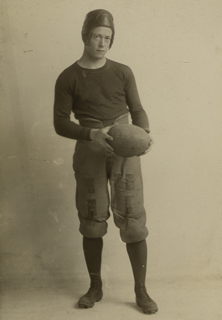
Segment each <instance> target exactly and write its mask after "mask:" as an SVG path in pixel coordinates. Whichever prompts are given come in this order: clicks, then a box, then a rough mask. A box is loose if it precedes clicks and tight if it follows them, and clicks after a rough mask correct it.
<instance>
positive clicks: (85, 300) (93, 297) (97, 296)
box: [78, 287, 103, 309]
mask: <svg viewBox="0 0 222 320" xmlns="http://www.w3.org/2000/svg"><path fill="white" fill-rule="evenodd" d="M102 296H103V291H102V288H101V287H98V288H97V287H90V288H89V290H88V292H87V293H86V294H84V296H82V297H81V298H80V299H79V302H78V306H79V307H80V308H86V309H88V308H92V307H93V306H94V303H95V302H98V301H100V300H101V299H102Z"/></svg>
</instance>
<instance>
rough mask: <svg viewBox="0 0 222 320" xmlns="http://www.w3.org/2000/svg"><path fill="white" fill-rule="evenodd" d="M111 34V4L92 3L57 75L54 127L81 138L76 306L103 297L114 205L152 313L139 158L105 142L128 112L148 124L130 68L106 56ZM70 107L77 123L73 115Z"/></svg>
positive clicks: (138, 287)
mask: <svg viewBox="0 0 222 320" xmlns="http://www.w3.org/2000/svg"><path fill="white" fill-rule="evenodd" d="M114 34H115V31H114V22H113V17H112V15H111V14H110V13H109V12H108V11H106V10H102V9H99V10H93V11H91V12H89V13H88V14H87V15H86V18H85V21H84V24H83V28H82V39H83V42H84V51H83V55H82V57H81V58H80V59H79V60H78V61H76V62H75V63H74V64H73V65H71V66H70V67H68V68H67V69H65V70H64V71H63V72H62V73H61V74H60V76H59V77H58V79H57V81H56V87H55V103H54V126H55V130H56V132H57V133H58V134H59V135H61V136H63V137H67V138H70V139H75V140H77V143H76V147H75V153H74V157H73V168H74V172H75V178H76V183H77V187H76V207H77V210H78V216H79V220H80V229H79V230H80V233H81V234H82V235H83V250H84V256H85V261H86V265H87V269H88V272H89V276H90V281H91V282H90V288H89V290H88V292H87V293H86V294H85V295H84V296H82V297H81V298H80V300H79V302H78V305H79V307H80V308H90V307H93V305H94V303H95V302H97V301H99V300H101V299H102V296H103V291H102V279H101V260H102V247H103V236H104V235H105V234H106V232H107V222H106V221H107V219H108V218H109V216H110V213H109V206H111V209H112V212H113V217H114V222H115V224H116V226H117V227H118V228H119V229H120V236H121V239H122V241H123V242H125V243H126V248H127V252H128V255H129V259H130V262H131V265H132V271H133V276H134V281H135V287H134V291H135V294H136V302H137V304H138V305H139V306H140V307H141V308H142V310H143V312H144V313H147V314H150V313H155V312H157V310H158V308H157V305H156V303H155V302H154V301H153V300H152V299H151V298H150V297H149V295H148V294H147V291H146V286H145V278H146V266H147V245H146V237H147V235H148V230H147V228H146V226H145V223H146V213H145V209H144V206H143V186H142V176H141V167H140V157H131V158H124V157H120V156H117V155H116V154H115V153H114V152H113V148H112V147H111V146H110V145H109V144H108V143H107V140H112V139H113V138H112V137H111V136H109V135H108V131H109V129H110V126H112V125H118V124H120V123H128V121H129V120H128V115H129V114H130V116H131V118H132V123H133V124H134V125H137V126H139V127H142V128H144V130H146V131H147V134H149V123H148V118H147V115H146V113H145V111H144V109H143V107H142V105H141V102H140V99H139V96H138V92H137V87H136V83H135V79H134V75H133V73H132V71H131V69H130V68H129V67H127V66H125V65H123V64H120V63H117V62H114V61H112V60H109V59H107V58H106V57H105V55H106V53H107V51H108V50H109V49H110V48H111V46H112V44H113V41H114ZM71 112H73V113H74V115H75V118H76V119H78V120H79V124H77V123H75V122H72V121H71V120H70V115H71ZM147 151H148V150H146V152H147ZM146 152H145V153H146ZM108 182H109V183H110V188H111V195H109V192H108V187H107V184H108Z"/></svg>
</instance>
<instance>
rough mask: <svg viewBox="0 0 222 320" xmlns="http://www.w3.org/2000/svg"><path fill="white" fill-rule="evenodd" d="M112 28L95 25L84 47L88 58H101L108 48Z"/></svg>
mask: <svg viewBox="0 0 222 320" xmlns="http://www.w3.org/2000/svg"><path fill="white" fill-rule="evenodd" d="M111 38H112V30H111V29H110V28H106V27H97V28H95V29H94V30H93V32H92V35H91V37H90V40H89V42H88V43H87V44H86V46H85V48H86V51H87V53H88V55H89V57H90V58H93V59H102V58H103V57H104V56H105V54H106V52H107V51H108V50H109V46H110V42H111Z"/></svg>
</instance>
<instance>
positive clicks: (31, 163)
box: [0, 0, 222, 290]
mask: <svg viewBox="0 0 222 320" xmlns="http://www.w3.org/2000/svg"><path fill="white" fill-rule="evenodd" d="M1 7H2V9H1V13H0V14H1V19H2V24H1V25H2V28H1V31H2V36H1V54H0V58H1V88H0V90H1V115H0V120H1V127H0V129H1V145H0V148H1V157H0V161H1V209H0V221H1V256H2V257H1V280H2V288H7V287H10V286H11V288H14V287H16V286H20V285H22V286H24V285H26V286H30V287H32V288H34V287H38V286H39V287H41V286H44V287H47V286H48V287H50V286H65V284H66V283H73V284H75V283H76V285H81V284H83V285H84V290H85V289H87V286H88V275H87V270H86V267H85V262H84V257H83V252H82V237H81V235H80V233H79V231H78V228H79V222H78V218H77V212H76V208H75V180H74V174H73V170H72V155H73V150H74V147H75V141H74V140H73V141H72V140H69V139H66V138H62V137H60V136H58V135H56V133H55V131H54V127H53V100H54V85H55V81H56V79H57V77H58V75H59V74H60V73H61V72H62V71H63V70H64V69H65V68H66V67H68V66H69V65H71V64H72V63H74V62H75V61H76V60H77V59H79V58H80V56H81V54H82V52H83V43H82V40H81V28H82V24H83V20H84V18H85V15H86V13H87V12H88V11H91V10H94V9H98V8H104V9H107V10H109V11H110V12H111V13H112V14H113V16H114V22H115V29H116V36H115V40H114V44H113V47H112V49H111V50H110V51H109V52H108V55H107V57H108V58H109V59H112V60H116V61H118V62H121V63H124V64H127V65H129V66H130V67H131V68H132V70H133V72H134V74H135V77H136V81H137V86H138V90H139V94H140V98H141V101H142V105H143V107H144V109H145V110H146V112H147V114H148V117H149V120H150V127H151V134H152V137H153V139H154V145H153V147H152V151H151V152H150V153H148V154H147V155H146V156H144V157H142V158H141V161H142V169H143V181H144V198H145V206H146V211H147V226H148V229H149V231H150V234H149V237H148V239H147V241H148V248H149V260H148V275H147V276H148V277H147V279H148V280H147V281H148V283H149V282H150V283H155V282H158V281H170V283H171V281H176V279H179V278H184V279H189V278H190V279H191V278H192V279H193V278H196V279H204V281H205V280H206V279H209V278H217V279H218V281H221V280H220V279H221V271H222V270H221V269H222V268H221V265H222V254H221V249H222V216H221V213H222V197H221V193H222V160H221V157H222V90H221V88H222V69H221V67H222V2H221V1H220V0H202V1H198V0H168V1H164V0H159V1H156V0H147V1H145V0H121V1H117V0H113V1H108V0H107V1H106V0H104V1H99V0H95V1H93V0H84V1H80V0H45V1H43V0H42V1H31V0H8V1H7V0H2V1H1ZM72 119H73V120H74V117H73V116H72ZM102 273H103V278H104V282H105V285H106V287H107V288H109V289H110V290H115V287H118V286H119V285H120V286H124V283H131V284H132V286H133V279H132V274H131V267H130V264H129V261H128V257H127V254H126V250H125V245H124V244H123V243H122V242H121V240H120V237H119V232H118V230H117V229H116V227H115V226H114V224H113V219H112V216H111V218H110V219H109V232H108V234H107V235H106V237H105V238H104V255H103V269H102ZM154 287H155V286H154ZM81 290H83V289H81Z"/></svg>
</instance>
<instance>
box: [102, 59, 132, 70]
mask: <svg viewBox="0 0 222 320" xmlns="http://www.w3.org/2000/svg"><path fill="white" fill-rule="evenodd" d="M108 62H109V64H110V66H111V67H113V68H115V69H118V70H122V71H125V72H130V71H131V69H130V67H129V66H127V65H126V64H123V63H120V62H117V61H114V60H110V59H109V60H108Z"/></svg>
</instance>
